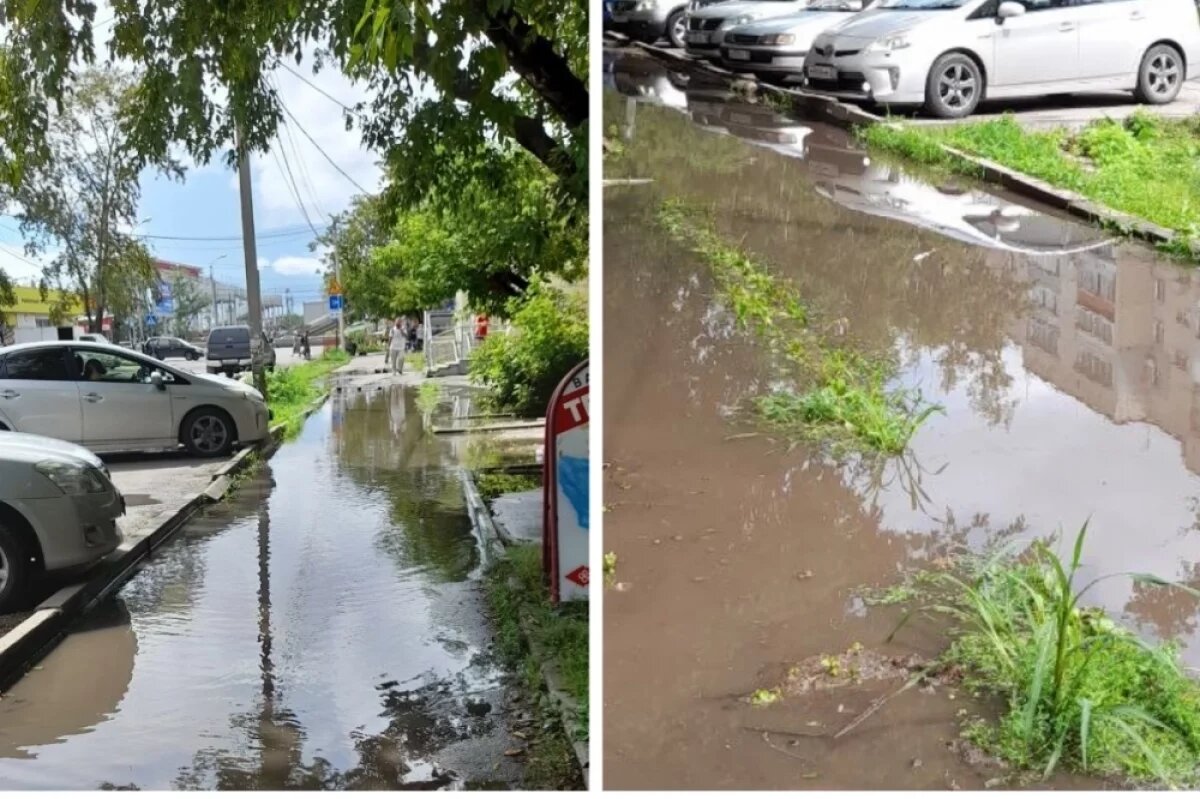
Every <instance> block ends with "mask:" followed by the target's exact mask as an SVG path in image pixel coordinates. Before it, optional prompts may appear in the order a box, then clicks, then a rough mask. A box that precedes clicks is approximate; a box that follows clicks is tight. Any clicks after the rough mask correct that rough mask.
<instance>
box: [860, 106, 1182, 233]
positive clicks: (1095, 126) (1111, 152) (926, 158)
mask: <svg viewBox="0 0 1200 799" xmlns="http://www.w3.org/2000/svg"><path fill="white" fill-rule="evenodd" d="M1198 134H1200V116H1197V117H1192V118H1190V119H1186V120H1178V121H1175V120H1165V119H1162V118H1161V117H1158V116H1154V115H1152V114H1147V113H1145V112H1142V111H1138V112H1135V113H1134V114H1133V115H1132V116H1131V117H1129V118H1128V119H1126V120H1124V121H1123V122H1119V121H1114V120H1110V119H1103V120H1099V121H1096V122H1092V123H1090V124H1089V125H1088V126H1087V127H1085V128H1084V129H1083V130H1081V131H1078V132H1072V131H1068V130H1066V129H1065V128H1059V129H1055V130H1050V131H1028V130H1025V129H1023V128H1022V127H1021V126H1020V125H1019V124H1018V123H1017V121H1016V119H1015V118H1013V117H1012V116H1004V117H1002V118H1000V119H997V120H990V121H987V122H968V123H962V124H957V125H947V126H924V127H914V126H910V125H904V124H901V125H899V126H898V127H895V126H893V125H890V124H880V125H874V126H872V127H870V128H867V129H865V130H863V131H862V136H863V138H864V139H865V140H866V142H867V143H868V144H869V145H870V146H871V147H874V148H877V149H880V150H884V151H887V152H890V153H894V154H897V155H901V156H903V157H905V158H909V159H912V160H914V161H918V162H920V163H924V164H932V165H935V166H940V167H945V168H948V169H950V170H952V171H956V172H960V173H964V174H969V175H977V174H978V172H979V170H978V168H977V167H976V166H975V165H973V164H971V163H970V162H967V161H965V160H963V159H961V158H956V157H954V156H953V155H951V154H949V153H946V152H945V151H944V150H942V149H941V147H939V146H938V145H940V144H946V145H949V146H951V147H953V148H955V149H958V150H961V151H964V152H967V153H971V154H973V155H977V156H982V157H984V158H987V159H989V160H992V161H995V162H997V163H999V164H1002V165H1004V166H1006V167H1009V168H1011V169H1016V170H1018V171H1020V172H1024V173H1025V174H1027V175H1031V176H1032V177H1035V178H1039V179H1041V180H1044V181H1046V182H1047V183H1051V184H1053V185H1054V186H1057V187H1059V188H1063V189H1068V190H1070V191H1073V192H1077V193H1078V194H1081V195H1083V196H1084V197H1087V198H1088V199H1090V200H1093V201H1095V202H1098V203H1101V204H1103V205H1106V206H1108V207H1110V208H1112V209H1114V210H1116V211H1122V212H1124V213H1127V214H1133V215H1135V216H1139V217H1142V218H1144V219H1146V220H1149V221H1150V222H1153V223H1156V224H1158V225H1162V226H1163V227H1166V228H1170V229H1171V230H1172V231H1174V232H1175V233H1176V234H1177V236H1178V240H1177V242H1175V243H1174V244H1173V245H1172V246H1171V248H1170V249H1172V250H1176V251H1179V252H1187V251H1189V244H1190V242H1191V241H1192V240H1193V239H1196V238H1197V236H1198V235H1200V158H1198V156H1200V135H1198Z"/></svg>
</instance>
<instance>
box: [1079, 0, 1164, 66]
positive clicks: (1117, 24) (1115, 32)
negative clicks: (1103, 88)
mask: <svg viewBox="0 0 1200 799" xmlns="http://www.w3.org/2000/svg"><path fill="white" fill-rule="evenodd" d="M1071 3H1072V4H1073V5H1074V7H1075V9H1076V14H1077V19H1078V20H1079V79H1080V80H1084V81H1095V80H1104V79H1105V78H1118V77H1121V78H1126V79H1128V85H1129V86H1133V84H1134V83H1135V82H1136V80H1137V78H1136V75H1137V70H1138V65H1139V63H1140V62H1141V58H1142V53H1143V51H1145V49H1146V48H1147V47H1148V46H1149V45H1150V34H1149V32H1148V31H1149V28H1150V25H1151V24H1152V23H1151V22H1150V21H1149V19H1148V17H1147V11H1146V5H1147V4H1146V2H1145V0H1071Z"/></svg>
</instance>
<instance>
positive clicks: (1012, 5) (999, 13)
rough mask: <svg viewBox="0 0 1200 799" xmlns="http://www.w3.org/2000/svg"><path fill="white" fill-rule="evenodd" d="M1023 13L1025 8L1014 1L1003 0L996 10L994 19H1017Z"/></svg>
mask: <svg viewBox="0 0 1200 799" xmlns="http://www.w3.org/2000/svg"><path fill="white" fill-rule="evenodd" d="M1024 13H1025V6H1023V5H1021V4H1020V3H1017V2H1014V0H1004V2H1003V3H1001V4H1000V7H999V8H998V9H996V17H997V18H998V19H1008V18H1009V17H1019V16H1021V15H1022V14H1024Z"/></svg>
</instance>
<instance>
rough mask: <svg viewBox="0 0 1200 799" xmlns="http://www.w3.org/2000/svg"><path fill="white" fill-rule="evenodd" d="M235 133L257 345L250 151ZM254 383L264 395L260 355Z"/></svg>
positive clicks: (259, 310)
mask: <svg viewBox="0 0 1200 799" xmlns="http://www.w3.org/2000/svg"><path fill="white" fill-rule="evenodd" d="M240 133H241V131H240V130H239V135H238V136H237V137H236V140H235V142H234V145H235V146H236V147H237V150H238V189H239V191H240V193H241V197H242V249H243V250H244V253H245V257H246V306H247V314H246V316H247V321H248V322H249V323H250V340H251V341H252V342H254V343H255V345H257V346H261V344H262V297H261V296H260V295H259V290H258V250H257V248H256V246H255V241H254V200H253V195H252V194H251V191H250V152H249V151H248V150H247V149H246V148H245V147H243V146H242V137H241V135H240ZM253 364H254V365H253V369H254V385H255V387H257V388H258V390H259V391H260V392H262V395H263V396H264V397H265V396H266V395H267V380H266V375H265V374H264V372H263V366H264V364H263V359H262V358H261V357H259V358H254V359H253Z"/></svg>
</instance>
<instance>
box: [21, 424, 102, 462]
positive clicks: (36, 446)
mask: <svg viewBox="0 0 1200 799" xmlns="http://www.w3.org/2000/svg"><path fill="white" fill-rule="evenodd" d="M54 459H58V460H68V461H83V462H84V463H88V464H91V465H92V466H95V467H96V468H97V469H99V468H102V467H103V465H104V464H103V462H102V461H101V460H100V459H99V458H98V457H96V455H95V454H93V453H92V452H91V451H89V450H86V449H84V448H83V447H81V446H79V445H77V444H72V443H70V442H68V441H59V440H58V439H57V438H47V437H46V436H35V435H30V434H29V433H9V432H3V433H0V460H9V461H19V462H23V463H40V462H42V461H44V460H54Z"/></svg>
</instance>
